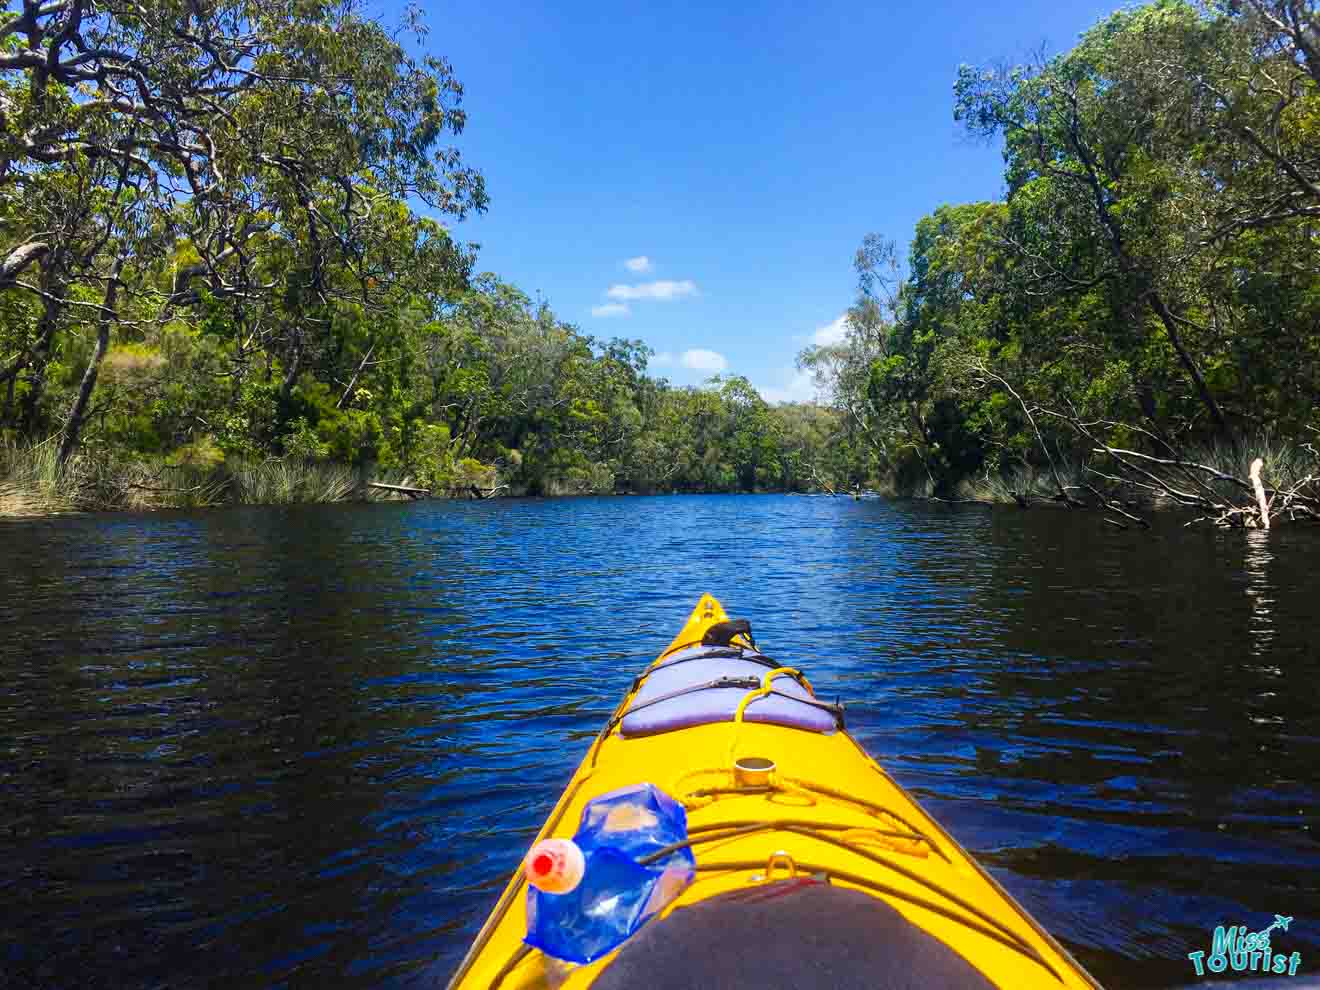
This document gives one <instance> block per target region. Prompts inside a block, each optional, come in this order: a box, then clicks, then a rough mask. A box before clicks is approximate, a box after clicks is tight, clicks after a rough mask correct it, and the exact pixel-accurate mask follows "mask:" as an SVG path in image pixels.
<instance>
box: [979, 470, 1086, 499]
mask: <svg viewBox="0 0 1320 990" xmlns="http://www.w3.org/2000/svg"><path fill="white" fill-rule="evenodd" d="M1056 468H1057V470H1058V472H1059V480H1060V481H1062V482H1063V485H1064V487H1065V488H1066V489H1067V490H1068V493H1069V495H1073V496H1080V495H1081V494H1082V493H1081V492H1080V491H1079V489H1080V488H1081V487H1082V486H1083V485H1085V484H1088V483H1093V481H1092V482H1088V480H1087V476H1086V469H1085V468H1084V467H1083V465H1082V464H1080V463H1077V462H1075V461H1061V462H1058V463H1057V464H1056ZM958 497H959V498H964V499H970V500H972V501H976V502H994V503H1003V504H1006V505H1014V504H1018V505H1020V504H1022V503H1023V502H1052V501H1058V497H1059V486H1058V485H1057V484H1055V481H1054V474H1053V473H1052V472H1051V471H1050V469H1049V468H1048V467H1045V468H1040V467H1036V466H1035V465H1032V464H1022V465H1018V466H1016V467H1012V468H1009V469H1008V470H1006V471H1001V472H1000V473H998V474H986V475H985V476H983V477H980V478H966V479H964V480H963V481H961V482H959V484H958Z"/></svg>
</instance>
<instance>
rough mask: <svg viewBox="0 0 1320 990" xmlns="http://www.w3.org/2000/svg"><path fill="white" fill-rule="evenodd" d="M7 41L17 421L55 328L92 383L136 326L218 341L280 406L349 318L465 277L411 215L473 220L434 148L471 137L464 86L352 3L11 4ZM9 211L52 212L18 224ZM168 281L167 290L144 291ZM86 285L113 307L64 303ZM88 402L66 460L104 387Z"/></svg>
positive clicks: (450, 163) (9, 262)
mask: <svg viewBox="0 0 1320 990" xmlns="http://www.w3.org/2000/svg"><path fill="white" fill-rule="evenodd" d="M0 39H2V40H3V45H4V47H3V51H0V73H3V79H2V81H0V113H3V124H4V140H3V145H0V197H4V201H3V209H4V210H5V214H6V218H7V219H12V221H13V222H11V223H9V224H6V227H5V230H4V232H3V234H2V235H0V237H2V238H3V244H0V258H3V261H0V294H8V293H11V292H19V293H26V294H27V295H29V296H31V297H34V298H35V299H38V300H40V301H41V306H42V307H43V308H44V311H43V312H42V313H41V314H40V315H39V316H38V318H37V319H36V320H35V321H33V320H29V321H27V325H23V326H20V328H19V332H18V333H16V334H13V333H11V334H9V335H7V336H6V337H5V339H3V340H0V347H3V349H4V359H5V361H6V363H5V364H4V365H0V370H2V371H5V372H8V371H9V369H10V368H12V369H14V370H13V372H12V373H11V374H10V381H11V382H12V381H13V379H14V378H17V377H19V376H22V378H23V381H22V386H23V391H24V392H25V393H27V396H28V400H29V402H31V401H32V398H31V397H32V395H33V394H37V395H38V397H39V392H40V384H41V373H42V370H43V369H42V367H41V362H42V360H43V359H48V357H49V354H50V352H51V348H52V343H53V342H54V341H55V340H56V338H57V335H58V334H59V331H60V330H61V329H63V328H65V327H68V326H74V325H86V324H87V323H88V322H89V321H90V320H93V319H94V321H95V322H96V325H97V327H98V330H97V336H98V346H97V348H96V350H95V352H94V354H93V355H92V358H91V360H92V363H93V364H95V363H96V362H98V361H99V360H100V359H101V358H102V357H104V353H105V350H106V348H105V347H102V346H100V345H99V340H100V339H101V338H102V337H105V334H104V333H102V328H105V329H106V330H107V331H108V329H109V328H111V327H112V326H113V325H114V324H116V323H117V322H119V321H120V319H121V312H120V310H121V308H122V307H123V306H125V305H128V306H130V307H131V308H132V309H133V310H134V318H135V319H136V320H138V321H139V322H141V321H144V320H154V321H155V322H156V324H158V325H159V324H161V323H162V322H164V321H168V320H181V319H182V320H187V321H190V322H192V323H194V324H198V323H199V322H204V323H208V324H209V325H211V326H212V327H214V326H215V325H216V324H217V323H219V322H225V323H227V324H228V325H229V328H230V332H231V334H232V346H233V355H232V356H233V358H234V361H235V364H236V366H237V367H236V370H235V372H234V380H235V383H236V385H241V383H242V381H243V378H244V374H245V371H246V366H247V363H248V360H249V359H250V358H251V357H253V356H259V357H261V358H264V361H265V365H266V368H265V370H266V372H267V373H268V374H277V375H278V376H279V380H280V384H279V387H278V390H277V398H278V400H279V401H280V402H283V403H287V402H288V401H289V399H290V397H291V393H292V392H293V389H294V388H295V386H296V385H297V382H298V381H299V378H300V375H301V374H302V373H303V370H304V369H305V368H307V367H308V366H309V364H310V363H314V360H315V359H317V358H319V357H323V355H324V353H325V352H326V351H327V350H334V349H336V346H337V345H336V344H335V343H334V342H333V340H332V338H334V336H335V335H336V334H337V333H339V332H340V331H341V329H342V327H343V323H344V319H343V316H344V310H345V307H348V308H350V309H352V308H354V307H356V310H357V312H358V313H359V314H360V318H361V319H367V320H369V319H371V318H373V317H375V316H377V315H378V314H379V313H380V312H383V311H384V309H385V308H387V307H389V306H390V305H392V304H393V300H392V296H391V293H396V294H397V290H398V288H399V285H400V283H401V282H402V281H404V280H406V279H408V278H410V277H412V276H415V275H416V274H417V273H418V271H419V268H420V270H421V271H423V272H426V273H427V274H430V275H436V276H437V278H436V280H435V282H434V285H435V289H434V290H433V292H441V291H444V290H446V289H452V288H453V286H454V285H456V284H459V283H461V282H462V281H463V280H464V279H465V278H466V273H467V266H468V265H469V264H470V259H469V258H468V257H467V255H466V254H465V252H463V251H461V250H459V249H457V248H456V247H455V246H454V245H452V244H451V243H450V241H449V238H448V235H447V233H446V232H445V231H444V230H443V229H442V228H441V227H439V226H438V225H437V224H435V223H433V222H432V223H427V222H424V221H421V220H419V219H418V218H416V217H414V216H413V215H412V214H411V212H410V210H408V209H407V208H406V207H403V206H402V205H401V204H402V203H403V202H404V201H411V202H420V203H422V204H425V205H426V206H427V207H429V208H431V209H432V210H433V211H436V212H439V213H448V214H451V215H457V216H461V215H463V214H464V213H465V212H466V211H468V210H470V209H474V208H475V209H481V208H484V206H485V203H486V197H485V191H484V187H483V184H482V180H481V177H480V175H479V174H478V173H476V172H475V171H473V170H472V169H470V168H467V167H466V166H465V165H464V164H463V162H462V160H461V158H460V156H459V154H458V152H457V151H456V150H454V149H453V148H451V147H446V146H444V145H443V142H442V138H443V136H444V134H445V133H446V132H450V133H457V132H458V131H460V130H461V128H462V126H463V124H464V116H463V112H462V110H461V109H460V101H461V93H462V90H461V87H460V86H459V84H458V82H457V80H455V79H454V77H453V74H452V71H451V69H450V67H449V65H448V64H447V63H445V62H444V61H443V60H440V59H435V58H423V59H416V58H414V57H413V56H411V55H410V54H409V53H408V51H407V50H406V49H405V47H404V46H403V45H402V44H401V43H400V42H399V41H398V40H397V39H396V38H394V37H393V36H392V35H391V34H390V33H389V32H387V31H386V30H385V28H384V27H383V26H382V25H380V24H379V23H377V22H375V21H374V20H371V19H370V18H368V17H366V16H364V15H363V14H362V13H361V12H360V11H359V10H358V9H357V7H356V6H355V5H354V4H353V3H340V4H330V3H318V2H295V3H293V4H287V3H280V2H275V0H219V2H211V3H208V2H205V0H194V2H189V3H177V2H171V0H144V2H137V0H65V2H59V3H39V2H32V0H22V7H21V9H19V10H17V11H13V12H11V14H10V17H9V18H8V19H7V20H6V21H4V22H3V24H0ZM20 197H21V198H22V200H23V201H24V202H29V201H37V202H43V203H46V204H49V205H48V206H47V207H46V208H45V209H44V210H42V211H32V212H29V213H25V212H24V211H23V210H21V209H18V208H17V207H16V205H15V204H16V201H17V200H18V198H20ZM130 201H131V204H132V208H131V209H129V208H128V207H127V205H126V204H128V203H129V202H130ZM87 203H90V204H91V208H90V209H84V208H82V207H83V206H84V204H87ZM130 215H131V217H132V219H133V223H132V225H131V229H129V228H124V229H120V226H119V224H120V220H121V219H122V218H124V217H127V216H130ZM50 216H54V217H57V218H59V217H63V218H65V222H64V223H63V224H62V225H61V224H54V225H52V224H51V223H49V222H47V218H48V217H50ZM400 231H402V232H403V235H402V236H401V234H400ZM89 241H90V242H91V243H92V244H93V245H94V246H95V250H93V251H92V252H91V253H90V255H89V253H88V251H87V250H86V249H85V247H84V244H85V243H87V242H89ZM130 244H131V245H132V247H131V249H130V248H129V245H130ZM129 251H131V255H130V254H128V253H126V252H129ZM106 258H110V259H116V260H110V261H109V262H108V264H107V262H106V260H105V259H106ZM120 258H123V261H118V260H117V259H120ZM418 259H421V261H422V262H423V264H421V265H420V266H418V265H415V264H414V262H416V261H418ZM166 261H169V262H171V263H172V269H173V270H172V272H171V275H172V277H171V278H170V279H169V281H168V283H167V284H166V285H165V286H164V287H163V288H162V286H161V285H160V280H159V279H158V278H149V277H148V273H150V272H151V270H152V264H153V262H155V263H156V265H157V267H159V265H160V264H162V263H165V262H166ZM98 265H99V266H100V267H99V268H97V267H96V266H98ZM34 267H35V268H37V269H39V274H38V276H37V277H36V278H35V279H34V278H32V277H31V271H32V269H33V268H34ZM93 268H95V269H96V270H95V271H92V270H91V269H93ZM130 278H131V279H132V281H131V282H130V281H129V279H130ZM84 282H86V283H89V284H93V285H98V286H99V285H104V286H106V287H107V288H106V289H105V291H104V293H103V295H102V299H101V300H100V301H99V302H97V303H95V304H93V305H94V308H92V309H88V308H87V306H86V305H84V304H83V303H84V301H83V300H79V299H76V298H75V296H76V295H77V294H78V291H77V290H78V288H79V287H80V286H81V285H82V284H83V283H84ZM111 286H115V287H119V288H117V289H116V292H115V293H114V294H113V295H112V294H111V292H110V288H109V287H111ZM413 287H414V288H417V287H418V283H417V281H416V279H414V281H413ZM422 288H425V287H424V286H423V287H422ZM84 311H86V312H84ZM89 314H91V315H89ZM369 338H370V335H368V337H367V339H366V340H365V347H364V348H363V350H364V354H362V355H357V356H356V360H357V365H359V366H360V367H357V368H356V371H357V373H358V374H359V376H360V373H361V371H362V370H365V366H366V365H365V363H364V362H369V361H370V360H371V358H370V356H369V355H371V354H372V353H373V343H372V341H371V340H370V339H369ZM107 341H108V338H107ZM353 360H354V359H353V357H350V358H349V361H350V363H352V361H353ZM352 377H353V372H350V373H349V374H348V376H347V378H348V380H349V381H351V380H352ZM83 382H84V386H86V387H85V388H83V389H80V390H79V395H78V398H77V399H76V400H75V404H74V406H73V408H72V409H71V411H70V413H69V415H68V417H67V418H66V423H65V428H64V433H65V443H64V447H63V451H64V456H66V457H67V456H68V455H69V454H70V453H71V452H72V448H73V446H74V444H76V441H77V424H78V422H79V421H80V419H81V417H82V415H83V414H84V413H85V409H86V401H87V398H90V392H91V390H92V389H94V387H95V372H94V371H91V372H90V377H88V376H86V375H85V376H84V379H83ZM345 384H347V382H346V383H345ZM84 391H86V392H87V393H88V394H87V396H86V397H84V396H83V392H84ZM351 391H352V387H349V388H348V389H346V391H345V393H344V394H348V393H351ZM344 401H346V400H344V399H342V398H341V400H340V404H341V405H342V403H343V402H344ZM25 425H26V427H27V428H28V429H32V428H35V426H36V424H35V423H34V422H32V421H30V420H29V421H28V422H27V423H26V424H25Z"/></svg>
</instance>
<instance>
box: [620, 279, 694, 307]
mask: <svg viewBox="0 0 1320 990" xmlns="http://www.w3.org/2000/svg"><path fill="white" fill-rule="evenodd" d="M696 293H697V283H696V282H693V281H692V280H691V279H686V278H685V279H683V280H682V281H681V282H671V281H669V280H668V279H660V280H659V281H656V282H639V283H638V284H637V285H611V286H610V287H609V291H607V292H606V293H605V295H607V296H609V297H610V298H611V299H616V300H619V301H621V302H626V301H627V300H629V299H663V300H669V299H682V298H683V297H684V296H693V295H696Z"/></svg>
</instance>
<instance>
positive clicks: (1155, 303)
mask: <svg viewBox="0 0 1320 990" xmlns="http://www.w3.org/2000/svg"><path fill="white" fill-rule="evenodd" d="M1150 305H1151V308H1152V309H1154V310H1155V313H1156V315H1157V316H1159V318H1160V322H1162V323H1163V324H1164V329H1165V331H1166V332H1167V333H1168V335H1169V343H1171V344H1172V345H1173V349H1174V350H1175V351H1177V352H1178V360H1179V361H1181V362H1182V366H1183V367H1184V368H1185V369H1187V373H1188V374H1189V375H1191V376H1192V382H1193V384H1195V385H1196V392H1197V395H1199V396H1200V397H1201V402H1202V403H1203V404H1204V405H1205V408H1206V409H1207V410H1209V412H1210V418H1211V419H1213V420H1214V421H1215V426H1216V427H1218V429H1219V432H1220V434H1221V435H1222V436H1223V437H1224V438H1225V439H1226V440H1231V439H1232V433H1231V432H1230V431H1229V428H1228V421H1227V420H1225V419H1224V413H1223V411H1222V410H1221V409H1220V408H1219V403H1218V402H1216V401H1215V397H1214V396H1213V395H1211V394H1210V386H1208V385H1207V384H1206V383H1205V377H1204V376H1203V375H1202V374H1201V369H1200V368H1199V367H1197V364H1196V362H1195V361H1194V360H1193V359H1192V356H1191V354H1189V353H1188V351H1187V348H1186V347H1185V346H1184V345H1183V341H1182V335H1181V334H1179V333H1178V322H1177V321H1176V320H1175V319H1174V318H1173V313H1172V311H1171V310H1170V309H1169V307H1168V305H1167V304H1166V303H1165V302H1164V300H1163V298H1161V297H1160V294H1159V293H1158V292H1152V293H1151V294H1150Z"/></svg>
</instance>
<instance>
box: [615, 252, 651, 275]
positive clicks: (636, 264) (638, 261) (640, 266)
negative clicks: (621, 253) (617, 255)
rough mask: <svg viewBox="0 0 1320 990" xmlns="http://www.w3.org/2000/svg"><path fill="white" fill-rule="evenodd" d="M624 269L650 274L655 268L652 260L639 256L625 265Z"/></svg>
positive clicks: (630, 259)
mask: <svg viewBox="0 0 1320 990" xmlns="http://www.w3.org/2000/svg"><path fill="white" fill-rule="evenodd" d="M623 267H624V268H626V269H628V271H630V272H637V273H638V274H641V273H642V272H649V271H650V270H651V269H652V268H654V267H655V266H654V265H653V264H651V259H650V258H648V257H647V256H646V255H644V254H639V255H638V256H637V257H636V258H629V259H628V260H627V261H625V262H624V263H623Z"/></svg>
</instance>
